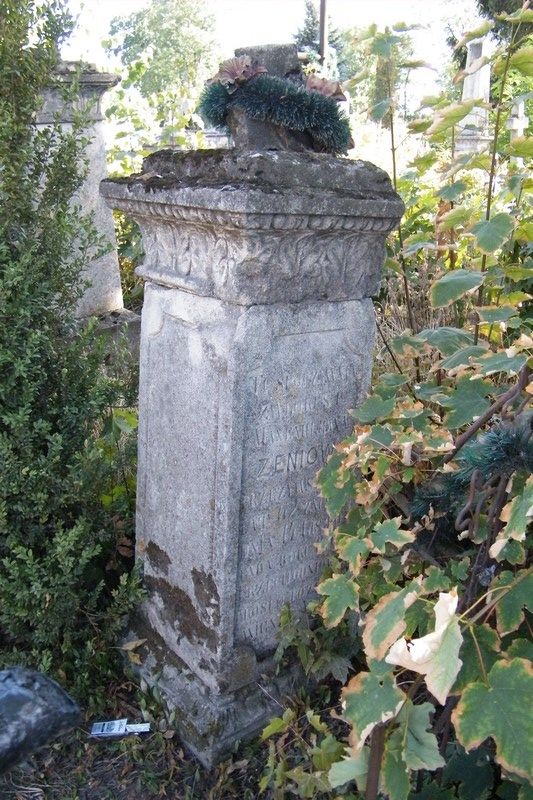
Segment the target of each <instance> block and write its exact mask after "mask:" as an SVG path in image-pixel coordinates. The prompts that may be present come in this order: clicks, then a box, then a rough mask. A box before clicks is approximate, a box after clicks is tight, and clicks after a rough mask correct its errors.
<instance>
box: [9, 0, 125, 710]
mask: <svg viewBox="0 0 533 800" xmlns="http://www.w3.org/2000/svg"><path fill="white" fill-rule="evenodd" d="M65 8H66V7H65V4H64V3H63V2H62V0H45V2H36V1H35V2H34V0H28V2H24V3H20V2H18V0H1V2H0V119H1V124H0V164H1V165H2V166H1V170H0V298H1V302H0V372H1V375H2V380H1V381H0V464H1V470H0V597H1V602H0V664H2V665H6V664H15V663H19V664H21V663H24V664H31V665H32V666H34V667H38V668H41V669H44V670H47V671H49V672H51V673H52V674H54V675H55V676H56V677H59V678H60V679H61V681H62V682H63V683H64V684H66V685H67V687H68V688H69V689H70V690H71V691H74V692H75V693H77V694H78V695H80V696H82V697H84V702H86V701H87V696H88V693H90V691H92V689H94V688H95V687H98V688H100V689H101V686H102V684H103V683H104V682H105V681H107V679H108V677H109V675H110V674H111V673H112V671H113V669H114V667H115V666H116V664H117V661H118V659H117V650H116V637H117V634H118V631H119V628H120V626H121V624H122V620H123V617H124V614H125V613H126V612H127V611H128V610H129V609H130V608H131V606H132V603H133V602H134V600H135V598H137V597H138V596H139V591H138V589H137V585H138V580H137V577H136V576H135V575H130V574H129V568H130V566H131V562H132V558H131V556H132V550H131V533H132V511H133V499H134V488H135V484H134V479H133V473H132V469H131V467H130V466H128V455H127V451H129V450H130V449H131V446H132V445H131V444H130V443H129V442H132V440H133V438H134V433H135V426H136V420H135V417H134V415H132V414H131V412H130V411H129V410H128V408H127V406H128V405H130V404H131V403H132V401H133V400H134V392H133V391H132V389H131V388H130V387H129V385H128V382H127V380H124V379H123V377H117V376H113V375H112V374H111V373H110V372H109V370H108V371H107V372H105V371H104V364H105V362H106V360H107V359H108V357H109V344H106V342H105V341H104V340H103V339H101V338H99V337H98V336H97V335H96V334H97V331H96V326H95V325H94V324H93V323H94V321H93V323H90V324H89V325H82V324H81V323H80V322H77V321H75V319H74V316H73V312H74V308H75V305H76V302H77V300H78V298H79V297H80V295H81V293H82V292H83V290H84V282H83V278H82V272H81V271H82V269H83V267H84V265H85V264H86V263H87V261H88V260H89V259H91V258H93V257H94V256H95V255H97V254H98V253H100V252H102V243H101V241H100V240H99V237H98V236H97V235H96V232H95V230H94V228H93V226H92V223H91V220H90V218H88V217H85V216H83V214H82V213H81V209H80V208H79V207H77V206H76V205H75V203H74V200H73V198H74V196H75V193H76V192H77V191H78V190H79V188H80V186H81V184H82V182H83V179H84V174H85V166H84V158H83V153H84V149H85V147H86V144H87V137H86V127H85V119H84V114H83V113H82V112H80V113H79V114H77V115H75V119H74V121H73V123H72V125H71V127H70V129H69V130H64V129H62V128H61V126H60V125H59V124H51V125H50V126H47V127H42V128H38V127H37V126H36V124H35V119H36V113H37V111H38V109H39V107H40V105H41V103H42V92H43V91H44V90H45V89H46V88H48V87H49V86H50V85H52V84H53V83H54V81H55V80H56V78H55V77H54V69H55V67H56V65H57V61H58V44H59V43H60V42H61V41H62V39H63V38H64V37H65V35H66V34H67V33H68V31H69V29H70V26H71V22H70V19H69V17H68V15H67V13H66V10H65ZM58 91H64V92H65V98H66V99H69V98H70V99H73V96H75V91H76V89H75V85H73V86H72V87H71V89H70V90H69V89H68V88H67V87H66V86H63V85H58ZM69 92H70V94H69ZM124 371H125V372H126V373H127V370H124ZM124 377H126V378H127V375H126V376H124ZM128 543H129V546H128Z"/></svg>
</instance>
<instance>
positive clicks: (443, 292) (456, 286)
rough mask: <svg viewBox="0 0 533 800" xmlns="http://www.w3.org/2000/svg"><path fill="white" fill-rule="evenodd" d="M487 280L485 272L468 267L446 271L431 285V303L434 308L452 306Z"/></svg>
mask: <svg viewBox="0 0 533 800" xmlns="http://www.w3.org/2000/svg"><path fill="white" fill-rule="evenodd" d="M484 280H485V275H484V274H483V272H476V271H474V270H468V269H455V270H453V271H452V272H446V273H445V274H444V275H443V276H442V277H441V278H438V280H436V281H435V282H434V283H433V284H432V285H431V305H432V306H433V308H444V307H445V306H450V305H451V304H452V303H453V302H454V301H455V300H458V299H459V298H460V297H462V296H463V295H464V294H467V293H468V292H472V291H474V289H477V288H478V286H481V284H482V283H483V281H484Z"/></svg>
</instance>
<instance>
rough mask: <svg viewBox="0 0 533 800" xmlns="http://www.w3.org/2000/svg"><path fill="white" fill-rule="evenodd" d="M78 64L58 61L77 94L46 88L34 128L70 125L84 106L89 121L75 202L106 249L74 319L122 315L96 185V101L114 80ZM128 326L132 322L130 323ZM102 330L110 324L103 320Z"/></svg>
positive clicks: (107, 222)
mask: <svg viewBox="0 0 533 800" xmlns="http://www.w3.org/2000/svg"><path fill="white" fill-rule="evenodd" d="M79 69H80V64H79V63H77V62H71V61H67V62H62V63H61V64H60V67H59V69H58V76H59V78H61V80H62V81H63V82H64V83H65V84H66V85H67V86H68V85H69V84H71V83H72V81H73V79H74V78H75V79H76V81H77V82H78V84H79V93H78V96H77V97H76V98H75V101H73V100H65V99H64V97H63V96H62V94H61V92H60V90H59V88H57V87H54V88H51V89H49V90H48V91H47V92H46V93H45V96H44V104H43V107H42V109H41V111H40V112H39V116H38V120H37V124H38V126H42V127H46V126H48V125H51V124H52V123H54V122H56V121H59V122H60V123H61V125H62V126H65V127H67V128H68V127H69V126H70V125H71V123H72V120H73V115H74V114H76V113H79V111H80V109H81V108H83V109H84V110H85V111H86V113H87V114H88V117H89V126H88V129H87V138H88V139H89V143H88V145H87V147H86V150H85V157H86V159H87V162H88V169H87V177H86V179H85V181H84V183H83V185H82V187H81V189H80V191H79V192H78V194H77V196H76V197H75V198H74V200H75V201H76V202H77V203H79V204H80V206H81V208H82V213H83V214H92V215H93V219H94V225H95V228H96V230H97V231H98V233H99V234H100V235H101V236H104V237H105V238H106V240H107V241H108V242H109V245H110V246H109V250H108V252H107V253H105V255H103V256H101V257H100V258H97V259H94V260H93V261H92V262H91V263H90V264H88V265H87V268H86V270H85V271H84V273H83V275H82V278H83V280H84V281H87V282H88V283H89V284H90V285H89V286H88V287H87V288H86V289H85V291H84V293H83V296H82V297H81V298H80V300H79V303H78V306H77V309H76V315H77V316H78V317H90V316H93V315H94V316H99V315H104V314H110V313H114V314H115V316H116V315H117V314H120V313H122V312H123V307H124V304H123V300H122V287H121V284H120V270H119V265H118V257H117V249H116V239H115V226H114V223H113V216H112V213H111V211H110V209H109V208H108V207H107V205H106V204H105V202H104V200H103V199H102V198H101V197H100V193H99V185H100V181H101V180H102V179H103V178H106V177H107V165H106V155H105V142H104V134H103V127H102V126H103V124H104V123H103V119H104V118H103V115H102V110H101V106H100V103H101V99H102V97H103V95H104V94H105V92H106V91H108V90H109V89H111V88H112V87H113V86H115V85H116V84H117V83H118V81H119V78H118V77H117V76H116V75H111V74H109V73H105V72H99V71H98V70H97V69H96V68H95V67H90V66H88V65H86V66H85V69H84V71H83V72H81V73H80V74H78V72H79ZM124 317H125V321H126V322H127V323H131V322H132V315H131V314H127V313H126V314H125V315H124ZM133 323H135V320H134V319H133ZM106 324H107V326H109V325H110V322H109V321H108V320H106Z"/></svg>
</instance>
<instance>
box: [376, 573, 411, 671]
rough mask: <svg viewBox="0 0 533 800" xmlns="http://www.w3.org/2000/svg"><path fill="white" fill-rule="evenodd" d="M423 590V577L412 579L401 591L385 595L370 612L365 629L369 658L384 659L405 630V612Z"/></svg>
mask: <svg viewBox="0 0 533 800" xmlns="http://www.w3.org/2000/svg"><path fill="white" fill-rule="evenodd" d="M420 591H421V579H420V578H417V579H416V580H414V581H411V583H409V584H408V585H407V586H405V587H404V588H403V589H401V590H400V591H399V592H389V594H386V595H384V596H383V597H382V598H381V599H380V600H379V601H378V602H377V603H376V605H375V606H374V607H373V608H372V610H371V611H369V612H368V614H367V615H366V618H365V627H364V631H363V645H364V648H365V653H366V655H367V656H368V658H377V659H382V658H384V657H385V653H386V652H387V650H388V649H389V647H390V646H391V645H392V643H393V642H395V641H396V639H398V638H399V637H400V636H401V635H402V634H403V632H404V630H405V624H406V623H405V612H406V610H407V609H408V608H409V606H411V605H412V604H413V603H414V602H415V600H416V599H417V597H418V595H419V594H420Z"/></svg>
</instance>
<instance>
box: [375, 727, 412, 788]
mask: <svg viewBox="0 0 533 800" xmlns="http://www.w3.org/2000/svg"><path fill="white" fill-rule="evenodd" d="M402 750H403V741H402V732H401V730H395V731H393V732H392V733H391V734H390V736H389V737H388V739H387V741H386V742H385V750H384V752H383V760H382V762H381V778H382V781H383V788H384V790H385V792H386V794H387V797H388V798H389V800H407V798H408V797H409V791H410V789H411V781H410V780H409V773H408V771H407V766H406V764H405V761H404V760H403V758H402Z"/></svg>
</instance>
